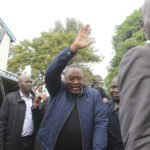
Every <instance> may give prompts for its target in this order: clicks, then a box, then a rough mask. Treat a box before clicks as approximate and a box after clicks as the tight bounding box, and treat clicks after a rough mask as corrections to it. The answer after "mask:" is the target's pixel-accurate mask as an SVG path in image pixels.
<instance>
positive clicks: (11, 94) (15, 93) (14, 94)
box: [6, 91, 19, 97]
mask: <svg viewBox="0 0 150 150" xmlns="http://www.w3.org/2000/svg"><path fill="white" fill-rule="evenodd" d="M16 95H19V91H16V92H11V93H8V94H7V95H6V97H14V96H16Z"/></svg>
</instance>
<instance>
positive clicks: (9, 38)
mask: <svg viewBox="0 0 150 150" xmlns="http://www.w3.org/2000/svg"><path fill="white" fill-rule="evenodd" d="M15 41H16V39H15V37H14V35H13V34H12V33H11V31H10V30H9V29H8V27H7V26H6V24H5V23H4V22H3V20H2V19H1V18H0V69H3V70H6V67H7V60H8V54H9V50H10V44H11V43H12V42H15Z"/></svg>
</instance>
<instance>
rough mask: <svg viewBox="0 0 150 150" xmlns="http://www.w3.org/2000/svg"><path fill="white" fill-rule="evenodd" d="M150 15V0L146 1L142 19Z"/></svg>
mask: <svg viewBox="0 0 150 150" xmlns="http://www.w3.org/2000/svg"><path fill="white" fill-rule="evenodd" d="M149 13H150V0H145V1H144V4H143V6H142V18H143V19H144V17H145V16H146V15H148V14H149Z"/></svg>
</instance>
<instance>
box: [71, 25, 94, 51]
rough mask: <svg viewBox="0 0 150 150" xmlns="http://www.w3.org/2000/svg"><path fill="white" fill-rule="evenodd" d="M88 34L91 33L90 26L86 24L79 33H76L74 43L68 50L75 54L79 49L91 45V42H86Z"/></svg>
mask: <svg viewBox="0 0 150 150" xmlns="http://www.w3.org/2000/svg"><path fill="white" fill-rule="evenodd" d="M90 33H91V28H90V25H89V24H87V25H85V26H83V27H82V28H81V30H80V32H79V33H78V35H77V37H76V39H75V41H74V42H73V44H72V45H71V47H70V49H71V50H72V51H74V52H76V51H78V50H79V49H82V48H85V47H88V46H89V45H90V44H91V43H93V40H88V38H89V35H90Z"/></svg>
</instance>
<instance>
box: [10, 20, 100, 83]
mask: <svg viewBox="0 0 150 150" xmlns="http://www.w3.org/2000/svg"><path fill="white" fill-rule="evenodd" d="M81 26H82V24H81V23H80V22H79V21H77V20H75V19H74V18H72V19H67V20H66V26H65V27H64V26H63V24H62V23H61V22H60V21H59V20H58V21H56V24H55V28H54V29H50V32H42V33H41V36H40V37H36V38H34V39H33V40H32V41H29V40H24V41H21V42H20V43H19V44H17V45H15V46H14V47H12V49H11V51H10V55H9V60H8V67H7V70H8V71H11V72H13V73H16V74H18V75H20V74H21V73H22V72H23V70H24V69H25V67H26V66H30V67H31V76H32V78H33V79H34V81H35V84H39V83H41V82H42V81H43V80H44V76H45V70H46V68H47V66H48V64H49V63H50V62H51V61H52V60H53V59H54V58H55V57H56V55H57V54H58V53H59V52H60V51H61V50H62V49H64V48H65V47H67V46H68V45H71V44H72V42H73V41H74V39H75V37H76V34H77V30H78V29H80V27H81ZM95 51H96V50H95V48H94V47H92V46H90V47H88V48H85V49H84V50H81V51H79V52H78V54H77V55H76V56H75V57H74V58H73V59H72V60H71V61H70V64H72V63H75V62H76V63H77V64H79V65H82V66H84V68H87V67H86V64H88V63H93V62H100V61H101V58H100V56H97V55H96V54H94V52H95ZM89 72H90V70H89Z"/></svg>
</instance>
